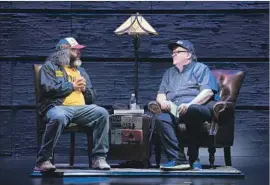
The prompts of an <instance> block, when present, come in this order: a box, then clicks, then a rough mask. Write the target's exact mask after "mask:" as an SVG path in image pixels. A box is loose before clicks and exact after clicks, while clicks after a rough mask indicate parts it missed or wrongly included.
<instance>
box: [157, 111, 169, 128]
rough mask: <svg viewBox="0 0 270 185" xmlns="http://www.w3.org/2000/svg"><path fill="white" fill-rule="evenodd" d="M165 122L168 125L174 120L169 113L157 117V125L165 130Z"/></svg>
mask: <svg viewBox="0 0 270 185" xmlns="http://www.w3.org/2000/svg"><path fill="white" fill-rule="evenodd" d="M164 122H167V123H170V122H172V118H171V116H170V115H169V114H168V113H161V114H158V115H156V117H155V124H156V126H157V127H158V128H163V127H164Z"/></svg>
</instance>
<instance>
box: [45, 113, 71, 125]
mask: <svg viewBox="0 0 270 185" xmlns="http://www.w3.org/2000/svg"><path fill="white" fill-rule="evenodd" d="M46 118H47V120H48V122H49V123H50V122H53V123H55V124H59V125H64V126H65V125H66V124H67V121H66V119H67V117H66V115H65V113H64V111H61V110H50V112H48V113H47V115H46Z"/></svg>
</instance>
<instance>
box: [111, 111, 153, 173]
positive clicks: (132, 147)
mask: <svg viewBox="0 0 270 185" xmlns="http://www.w3.org/2000/svg"><path fill="white" fill-rule="evenodd" d="M134 120H135V121H134ZM134 122H135V123H134ZM150 124H151V117H150V116H149V115H146V114H143V115H110V131H109V141H110V149H109V153H108V159H114V160H138V161H142V162H143V166H144V168H148V167H149V158H150V148H149V147H150V143H149V127H150Z"/></svg>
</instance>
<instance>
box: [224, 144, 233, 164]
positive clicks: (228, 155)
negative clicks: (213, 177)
mask: <svg viewBox="0 0 270 185" xmlns="http://www.w3.org/2000/svg"><path fill="white" fill-rule="evenodd" d="M224 158H225V164H226V166H232V161H231V147H224Z"/></svg>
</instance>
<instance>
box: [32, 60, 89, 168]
mask: <svg viewBox="0 0 270 185" xmlns="http://www.w3.org/2000/svg"><path fill="white" fill-rule="evenodd" d="M33 67H34V78H35V94H36V102H38V100H39V85H40V76H39V71H40V69H41V67H42V65H41V64H34V66H33ZM36 110H37V111H36V118H37V121H36V123H37V149H38V150H39V148H40V145H41V142H42V135H43V133H44V131H45V127H46V125H45V123H44V118H43V117H42V116H41V115H40V114H39V113H38V109H37V107H36ZM76 132H84V133H86V134H87V140H88V149H87V150H88V158H89V167H91V152H92V141H93V139H92V138H93V134H92V130H91V128H89V127H82V126H77V125H76V123H71V124H70V125H69V126H68V127H66V128H65V129H64V133H70V150H69V165H70V166H73V165H74V156H75V133H76ZM53 153H54V152H53ZM53 156H54V154H53ZM53 161H54V157H53V160H52V162H53Z"/></svg>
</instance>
